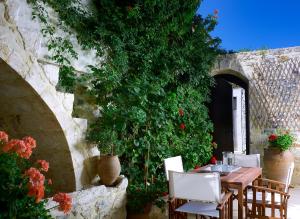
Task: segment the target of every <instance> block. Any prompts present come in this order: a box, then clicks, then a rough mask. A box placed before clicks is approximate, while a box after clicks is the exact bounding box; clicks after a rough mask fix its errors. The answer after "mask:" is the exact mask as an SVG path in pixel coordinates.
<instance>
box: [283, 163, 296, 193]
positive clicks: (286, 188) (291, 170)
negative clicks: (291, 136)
mask: <svg viewBox="0 0 300 219" xmlns="http://www.w3.org/2000/svg"><path fill="white" fill-rule="evenodd" d="M294 167H295V163H294V162H292V163H291V165H290V167H289V169H288V174H287V177H286V181H285V188H284V191H285V192H288V190H289V186H290V184H291V181H292V177H293V172H294Z"/></svg>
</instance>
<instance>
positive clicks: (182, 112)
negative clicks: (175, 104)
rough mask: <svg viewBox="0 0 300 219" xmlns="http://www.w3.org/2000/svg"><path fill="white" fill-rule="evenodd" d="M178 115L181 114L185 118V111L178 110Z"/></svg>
mask: <svg viewBox="0 0 300 219" xmlns="http://www.w3.org/2000/svg"><path fill="white" fill-rule="evenodd" d="M178 113H179V116H184V111H183V109H181V108H180V109H179V110H178Z"/></svg>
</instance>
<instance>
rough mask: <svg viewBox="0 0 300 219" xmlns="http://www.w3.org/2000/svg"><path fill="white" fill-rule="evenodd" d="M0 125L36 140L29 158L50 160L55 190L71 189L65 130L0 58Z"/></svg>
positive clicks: (70, 169) (11, 132) (70, 164)
mask: <svg viewBox="0 0 300 219" xmlns="http://www.w3.org/2000/svg"><path fill="white" fill-rule="evenodd" d="M0 105H1V107H0V129H2V130H5V131H7V132H8V133H9V135H10V137H13V138H22V137H24V136H28V135H30V136H32V137H33V138H35V139H36V140H37V145H38V146H37V148H36V149H35V151H34V153H33V155H32V159H33V160H36V159H45V160H47V161H49V162H50V169H49V172H48V177H49V178H51V179H52V181H53V189H54V190H57V191H61V190H62V191H74V190H75V175H74V170H73V163H72V158H71V154H70V150H69V146H68V143H67V140H66V137H65V134H64V132H63V130H62V128H61V126H60V124H59V122H58V121H57V119H56V117H55V115H54V114H53V112H52V111H51V110H50V109H49V107H48V106H47V105H46V104H45V102H44V101H43V100H42V99H41V97H40V96H39V95H38V94H37V93H36V91H35V90H34V89H33V88H32V87H31V86H30V85H29V84H28V83H27V82H26V80H24V79H23V78H22V77H21V76H20V75H19V74H18V73H17V72H16V71H14V70H13V69H12V68H11V67H10V66H9V65H8V64H7V63H5V62H4V61H2V60H1V59H0Z"/></svg>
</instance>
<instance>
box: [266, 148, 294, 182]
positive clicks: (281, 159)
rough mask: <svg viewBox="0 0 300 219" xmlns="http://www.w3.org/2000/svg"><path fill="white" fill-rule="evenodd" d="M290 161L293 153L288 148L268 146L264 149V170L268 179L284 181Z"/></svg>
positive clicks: (292, 158) (292, 160)
mask: <svg viewBox="0 0 300 219" xmlns="http://www.w3.org/2000/svg"><path fill="white" fill-rule="evenodd" d="M292 162H294V155H293V154H292V153H291V152H290V151H289V150H287V151H281V150H280V149H277V148H272V147H270V148H267V149H265V151H264V172H265V175H266V177H267V178H268V179H272V180H277V181H280V182H284V183H285V181H286V177H287V174H288V169H289V167H290V164H291V163H292Z"/></svg>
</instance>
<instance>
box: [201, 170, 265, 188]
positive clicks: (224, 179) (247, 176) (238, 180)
mask: <svg viewBox="0 0 300 219" xmlns="http://www.w3.org/2000/svg"><path fill="white" fill-rule="evenodd" d="M205 168H206V167H205V166H204V167H201V168H200V170H201V169H205ZM261 174H262V168H259V167H241V168H240V169H238V170H236V171H234V172H231V173H230V174H228V175H226V176H221V183H222V184H223V185H231V186H232V185H236V186H242V187H243V188H244V187H246V186H247V185H248V184H250V183H252V182H253V181H254V180H255V179H256V178H258V177H259V176H260V175H261Z"/></svg>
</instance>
